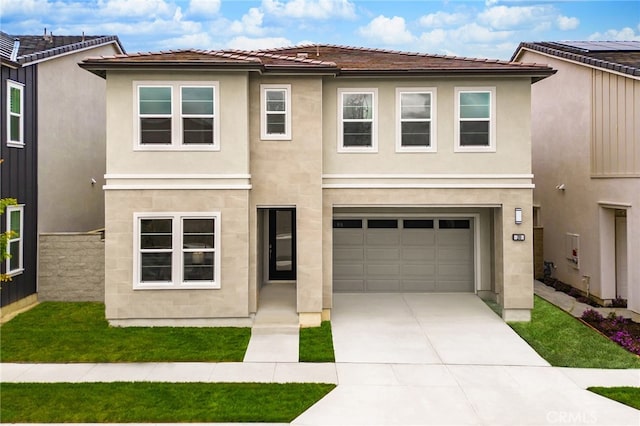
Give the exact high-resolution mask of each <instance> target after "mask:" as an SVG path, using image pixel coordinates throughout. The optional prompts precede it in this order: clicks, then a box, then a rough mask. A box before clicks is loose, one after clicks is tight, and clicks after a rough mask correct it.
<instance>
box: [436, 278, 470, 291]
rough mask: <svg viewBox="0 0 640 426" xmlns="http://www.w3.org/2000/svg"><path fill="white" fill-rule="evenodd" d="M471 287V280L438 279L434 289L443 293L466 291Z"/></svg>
mask: <svg viewBox="0 0 640 426" xmlns="http://www.w3.org/2000/svg"><path fill="white" fill-rule="evenodd" d="M469 288H473V282H472V281H469V280H458V281H438V283H437V285H436V288H435V291H439V292H443V293H449V292H451V293H468V292H469Z"/></svg>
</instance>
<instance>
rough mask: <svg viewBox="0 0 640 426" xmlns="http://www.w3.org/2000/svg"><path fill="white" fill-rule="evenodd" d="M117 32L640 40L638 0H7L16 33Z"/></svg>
mask: <svg viewBox="0 0 640 426" xmlns="http://www.w3.org/2000/svg"><path fill="white" fill-rule="evenodd" d="M45 28H46V29H47V32H53V34H54V35H80V34H82V33H83V32H84V33H85V34H87V35H111V34H114V35H117V36H118V37H119V38H120V41H121V42H122V44H123V46H124V48H125V50H126V51H127V52H129V53H133V52H157V51H162V50H171V49H188V48H195V49H245V50H250V49H265V48H272V47H283V46H293V45H298V44H308V43H323V44H338V45H345V46H361V47H373V48H381V49H390V50H403V51H410V52H423V53H431V54H444V55H455V56H466V57H477V58H493V59H509V58H510V57H511V55H512V54H513V53H514V51H515V50H516V48H517V46H518V44H519V43H520V42H522V41H561V40H573V41H575V40H640V1H639V0H621V1H596V0H591V1H584V0H560V1H550V0H530V1H529V0H517V1H513V0H512V1H508V0H504V1H503V0H482V1H480V0H475V1H462V0H460V1H456V0H446V1H435V0H412V1H402V0H400V1H382V0H373V1H371V0H369V1H366V0H362V1H359V0H258V1H249V0H0V30H2V31H4V32H5V33H8V34H11V35H18V34H20V35H26V34H30V35H38V34H43V33H44V29H45Z"/></svg>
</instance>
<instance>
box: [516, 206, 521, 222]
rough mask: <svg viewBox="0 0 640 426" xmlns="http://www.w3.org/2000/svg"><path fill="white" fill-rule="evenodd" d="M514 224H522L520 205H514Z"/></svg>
mask: <svg viewBox="0 0 640 426" xmlns="http://www.w3.org/2000/svg"><path fill="white" fill-rule="evenodd" d="M515 220H516V225H520V224H522V209H521V208H520V207H516V217H515Z"/></svg>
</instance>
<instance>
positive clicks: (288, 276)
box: [269, 209, 296, 280]
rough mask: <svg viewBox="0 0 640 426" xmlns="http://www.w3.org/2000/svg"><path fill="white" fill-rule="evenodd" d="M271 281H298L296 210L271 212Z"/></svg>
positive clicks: (274, 210) (271, 210) (275, 210)
mask: <svg viewBox="0 0 640 426" xmlns="http://www.w3.org/2000/svg"><path fill="white" fill-rule="evenodd" d="M269 279H270V280H295V279H296V210H295V209H270V210H269Z"/></svg>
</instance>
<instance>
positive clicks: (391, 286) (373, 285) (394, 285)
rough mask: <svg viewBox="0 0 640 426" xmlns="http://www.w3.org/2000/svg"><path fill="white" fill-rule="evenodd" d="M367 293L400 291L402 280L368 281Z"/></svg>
mask: <svg viewBox="0 0 640 426" xmlns="http://www.w3.org/2000/svg"><path fill="white" fill-rule="evenodd" d="M366 288H367V291H382V292H385V291H400V290H401V289H402V288H401V287H400V280H398V279H388V280H379V279H373V280H372V279H368V280H367V284H366Z"/></svg>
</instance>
